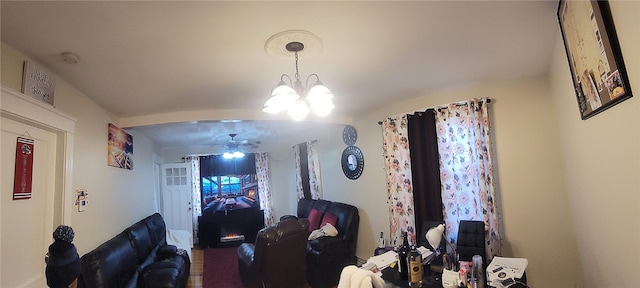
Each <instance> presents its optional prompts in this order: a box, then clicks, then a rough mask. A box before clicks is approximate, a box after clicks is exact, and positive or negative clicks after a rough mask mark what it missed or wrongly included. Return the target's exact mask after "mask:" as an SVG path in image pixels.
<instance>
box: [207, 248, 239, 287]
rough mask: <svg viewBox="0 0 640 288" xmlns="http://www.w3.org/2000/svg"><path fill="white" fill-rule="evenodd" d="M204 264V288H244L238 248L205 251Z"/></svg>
mask: <svg viewBox="0 0 640 288" xmlns="http://www.w3.org/2000/svg"><path fill="white" fill-rule="evenodd" d="M203 262H204V263H203V264H202V287H203V288H242V280H240V272H238V247H230V248H209V249H205V250H204V259H203Z"/></svg>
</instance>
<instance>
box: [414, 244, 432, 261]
mask: <svg viewBox="0 0 640 288" xmlns="http://www.w3.org/2000/svg"><path fill="white" fill-rule="evenodd" d="M417 249H418V252H420V255H422V263H423V264H424V263H428V262H429V261H431V260H432V259H433V252H431V250H429V249H427V248H425V247H424V246H420V247H418V248H417Z"/></svg>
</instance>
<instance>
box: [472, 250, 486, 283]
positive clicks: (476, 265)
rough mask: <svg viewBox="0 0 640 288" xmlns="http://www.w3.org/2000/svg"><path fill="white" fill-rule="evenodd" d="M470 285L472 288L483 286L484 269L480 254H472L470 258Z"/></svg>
mask: <svg viewBox="0 0 640 288" xmlns="http://www.w3.org/2000/svg"><path fill="white" fill-rule="evenodd" d="M471 265H473V266H472V267H471V287H473V288H484V281H485V279H484V271H482V269H483V267H484V266H483V264H482V256H480V255H474V256H473V257H472V258H471Z"/></svg>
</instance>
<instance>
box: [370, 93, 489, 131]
mask: <svg viewBox="0 0 640 288" xmlns="http://www.w3.org/2000/svg"><path fill="white" fill-rule="evenodd" d="M486 99H487V103H491V98H486ZM478 102H479V103H483V102H484V101H482V100H480V101H478ZM455 104H456V106H463V105H467V103H466V102H464V103H455ZM446 105H450V104H446ZM443 106H444V105H443ZM429 109H435V108H427V109H426V110H429ZM426 110H425V111H423V112H426ZM421 112H422V111H421ZM378 125H382V121H378Z"/></svg>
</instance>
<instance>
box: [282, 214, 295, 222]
mask: <svg viewBox="0 0 640 288" xmlns="http://www.w3.org/2000/svg"><path fill="white" fill-rule="evenodd" d="M287 219H296V220H298V216H295V215H284V216H282V217H280V221H284V220H287Z"/></svg>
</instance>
